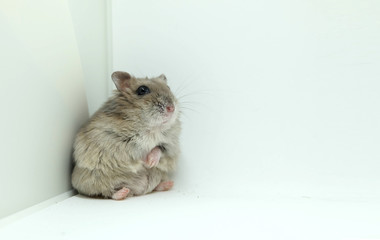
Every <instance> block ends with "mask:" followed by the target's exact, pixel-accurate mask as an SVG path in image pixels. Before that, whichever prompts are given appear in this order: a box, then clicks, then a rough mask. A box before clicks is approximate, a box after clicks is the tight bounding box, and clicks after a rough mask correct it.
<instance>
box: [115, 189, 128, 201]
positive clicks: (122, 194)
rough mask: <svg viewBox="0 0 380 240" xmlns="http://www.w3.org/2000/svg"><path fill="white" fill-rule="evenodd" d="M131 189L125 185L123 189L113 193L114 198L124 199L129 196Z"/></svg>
mask: <svg viewBox="0 0 380 240" xmlns="http://www.w3.org/2000/svg"><path fill="white" fill-rule="evenodd" d="M129 191H130V190H129V188H125V187H123V188H122V189H120V190H119V191H117V192H115V193H114V194H113V195H112V199H114V200H124V199H126V198H127V196H128V193H129Z"/></svg>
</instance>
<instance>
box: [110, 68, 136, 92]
mask: <svg viewBox="0 0 380 240" xmlns="http://www.w3.org/2000/svg"><path fill="white" fill-rule="evenodd" d="M111 78H112V81H113V82H114V83H115V85H116V88H117V89H118V90H119V91H120V92H125V90H126V89H127V88H129V87H130V80H131V78H132V77H131V75H129V73H127V72H120V71H117V72H114V73H112V75H111Z"/></svg>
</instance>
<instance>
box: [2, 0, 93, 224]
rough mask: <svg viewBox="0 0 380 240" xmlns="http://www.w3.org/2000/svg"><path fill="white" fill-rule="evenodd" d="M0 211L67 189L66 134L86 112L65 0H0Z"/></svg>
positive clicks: (68, 150) (69, 144)
mask: <svg viewBox="0 0 380 240" xmlns="http://www.w3.org/2000/svg"><path fill="white" fill-rule="evenodd" d="M0 18H1V21H0V31H1V38H0V52H1V55H0V78H1V87H0V91H1V93H0V106H1V109H2V114H1V118H0V132H1V135H0V152H1V158H0V163H1V167H0V186H1V204H0V217H3V216H6V215H8V214H10V213H13V212H16V211H18V210H21V209H23V208H26V207H29V206H32V205H34V204H36V203H39V202H41V201H43V200H46V199H48V198H51V197H54V196H56V195H58V194H60V193H62V192H65V191H68V190H70V189H71V184H70V170H71V151H72V142H73V138H74V134H75V133H76V131H77V130H78V128H79V127H80V125H81V124H82V123H83V122H84V121H85V120H86V119H87V118H88V109H87V102H86V99H85V93H84V87H83V74H82V69H81V64H80V59H79V54H78V49H77V45H76V41H75V35H74V30H73V25H72V22H71V17H70V13H69V9H68V5H67V2H66V1H49V0H38V1H26V0H12V1H11V0H9V1H1V3H0Z"/></svg>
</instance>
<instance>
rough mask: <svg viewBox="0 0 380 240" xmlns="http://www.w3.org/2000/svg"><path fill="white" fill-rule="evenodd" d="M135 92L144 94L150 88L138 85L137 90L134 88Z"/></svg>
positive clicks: (148, 91)
mask: <svg viewBox="0 0 380 240" xmlns="http://www.w3.org/2000/svg"><path fill="white" fill-rule="evenodd" d="M136 93H137V95H140V96H142V95H145V94H148V93H150V90H149V88H148V87H147V86H140V87H139V88H138V89H137V90H136Z"/></svg>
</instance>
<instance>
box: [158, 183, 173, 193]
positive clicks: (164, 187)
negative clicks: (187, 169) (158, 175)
mask: <svg viewBox="0 0 380 240" xmlns="http://www.w3.org/2000/svg"><path fill="white" fill-rule="evenodd" d="M173 185H174V182H173V181H166V182H161V183H160V184H158V185H157V187H156V188H155V189H154V190H156V191H168V190H170V189H171V188H172V187H173Z"/></svg>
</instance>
